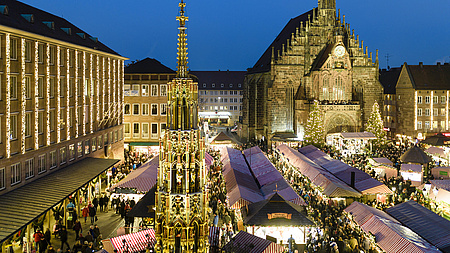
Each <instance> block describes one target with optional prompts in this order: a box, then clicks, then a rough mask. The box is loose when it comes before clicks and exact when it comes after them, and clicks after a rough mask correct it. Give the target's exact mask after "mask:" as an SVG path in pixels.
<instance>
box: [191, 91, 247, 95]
mask: <svg viewBox="0 0 450 253" xmlns="http://www.w3.org/2000/svg"><path fill="white" fill-rule="evenodd" d="M199 92H200V95H205V96H206V95H210V96H218V95H225V96H227V95H228V91H227V90H219V91H217V90H209V91H208V90H201V91H199ZM235 95H242V91H238V90H230V96H235Z"/></svg>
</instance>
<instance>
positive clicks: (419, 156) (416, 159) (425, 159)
mask: <svg viewBox="0 0 450 253" xmlns="http://www.w3.org/2000/svg"><path fill="white" fill-rule="evenodd" d="M400 161H401V162H402V163H420V164H427V163H429V162H431V158H430V157H429V156H428V155H427V154H426V153H425V152H424V151H423V150H422V149H421V148H420V147H418V146H417V145H414V146H413V147H411V148H410V149H408V150H407V151H406V152H405V153H404V154H403V155H402V156H400Z"/></svg>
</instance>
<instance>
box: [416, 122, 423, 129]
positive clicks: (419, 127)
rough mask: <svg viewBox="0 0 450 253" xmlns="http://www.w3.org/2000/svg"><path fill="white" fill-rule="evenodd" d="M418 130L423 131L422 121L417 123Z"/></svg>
mask: <svg viewBox="0 0 450 253" xmlns="http://www.w3.org/2000/svg"><path fill="white" fill-rule="evenodd" d="M417 129H422V121H417Z"/></svg>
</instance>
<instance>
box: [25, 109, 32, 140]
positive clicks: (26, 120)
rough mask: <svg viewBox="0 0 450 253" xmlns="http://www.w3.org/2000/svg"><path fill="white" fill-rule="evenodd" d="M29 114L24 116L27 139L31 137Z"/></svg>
mask: <svg viewBox="0 0 450 253" xmlns="http://www.w3.org/2000/svg"><path fill="white" fill-rule="evenodd" d="M31 126H32V125H31V113H27V114H25V136H26V137H29V136H31V132H32V129H31Z"/></svg>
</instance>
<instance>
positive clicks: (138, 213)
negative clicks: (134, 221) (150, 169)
mask: <svg viewBox="0 0 450 253" xmlns="http://www.w3.org/2000/svg"><path fill="white" fill-rule="evenodd" d="M155 191H156V185H154V186H153V187H152V188H151V189H150V191H148V192H147V193H146V194H145V195H144V197H142V198H141V199H140V200H139V201H138V202H137V203H136V205H135V206H134V207H133V208H132V209H131V210H130V211H129V212H128V213H127V216H129V217H150V218H155V210H154V209H153V208H154V207H155Z"/></svg>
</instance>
